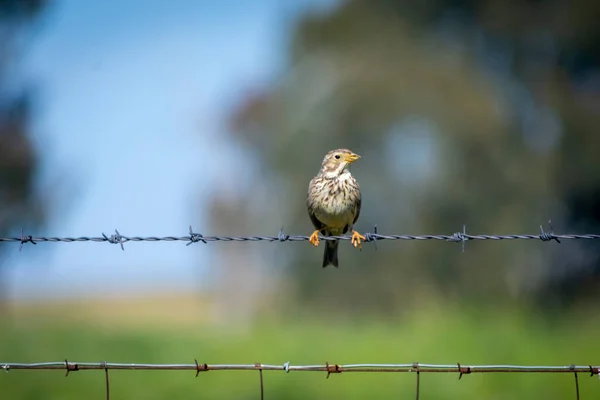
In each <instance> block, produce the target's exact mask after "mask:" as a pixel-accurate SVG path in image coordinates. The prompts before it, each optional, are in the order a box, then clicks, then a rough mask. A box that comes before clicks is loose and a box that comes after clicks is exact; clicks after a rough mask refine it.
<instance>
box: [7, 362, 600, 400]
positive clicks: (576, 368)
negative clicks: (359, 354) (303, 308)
mask: <svg viewBox="0 0 600 400" xmlns="http://www.w3.org/2000/svg"><path fill="white" fill-rule="evenodd" d="M0 367H2V368H3V369H4V370H5V371H6V372H8V371H10V370H65V371H66V374H65V376H69V373H70V372H73V371H84V370H104V377H105V386H106V399H110V382H109V375H108V371H109V370H136V371H140V370H154V371H173V370H178V371H194V372H195V376H196V377H198V375H199V374H200V373H201V372H208V371H258V372H259V384H260V386H259V387H260V399H261V400H263V399H264V394H265V384H264V380H263V371H284V372H286V373H290V372H325V373H326V374H327V375H326V376H325V377H326V378H327V379H328V378H329V376H330V375H331V374H341V373H348V372H371V373H383V372H396V373H399V372H409V373H415V374H416V377H417V378H416V388H415V394H416V399H417V400H418V399H419V396H420V387H421V382H420V374H421V373H443V372H446V373H448V372H449V373H456V374H458V379H461V378H462V377H463V375H468V374H474V373H572V374H573V375H574V378H575V381H574V382H575V398H576V399H579V398H580V396H579V378H578V375H577V374H578V373H589V374H590V376H594V375H595V376H598V377H599V378H600V374H599V372H600V366H594V365H574V364H571V365H566V366H529V365H461V364H460V363H456V364H452V365H448V364H420V363H418V362H414V363H410V364H342V365H340V364H330V363H328V362H326V363H325V364H320V365H291V364H290V362H286V363H284V364H282V365H273V364H260V363H255V364H210V365H209V364H200V363H198V360H194V363H193V364H129V363H110V362H106V361H102V362H96V363H85V362H70V361H67V360H65V361H58V362H42V363H29V364H27V363H3V362H0ZM596 398H597V397H596Z"/></svg>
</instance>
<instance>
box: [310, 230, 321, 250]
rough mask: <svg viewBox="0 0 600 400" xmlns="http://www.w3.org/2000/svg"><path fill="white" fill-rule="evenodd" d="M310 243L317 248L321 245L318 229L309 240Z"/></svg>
mask: <svg viewBox="0 0 600 400" xmlns="http://www.w3.org/2000/svg"><path fill="white" fill-rule="evenodd" d="M308 241H309V242H310V243H311V244H312V245H313V246H315V247H317V246H318V245H319V230H318V229H317V230H316V231H314V232H313V233H312V235H310V237H309V238H308Z"/></svg>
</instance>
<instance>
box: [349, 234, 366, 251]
mask: <svg viewBox="0 0 600 400" xmlns="http://www.w3.org/2000/svg"><path fill="white" fill-rule="evenodd" d="M361 239H362V240H367V238H365V237H364V236H363V235H361V234H360V233H358V232H356V231H355V230H353V231H352V240H351V242H352V244H353V245H354V247H358V248H359V249H362V245H361V244H360V241H361Z"/></svg>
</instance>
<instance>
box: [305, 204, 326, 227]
mask: <svg viewBox="0 0 600 400" xmlns="http://www.w3.org/2000/svg"><path fill="white" fill-rule="evenodd" d="M308 216H309V217H310V222H312V224H313V226H314V227H315V229H318V230H322V229H323V228H325V224H324V223H322V222H321V221H319V220H318V219H317V217H316V216H315V214H314V213H313V212H312V210H311V209H310V208H309V209H308Z"/></svg>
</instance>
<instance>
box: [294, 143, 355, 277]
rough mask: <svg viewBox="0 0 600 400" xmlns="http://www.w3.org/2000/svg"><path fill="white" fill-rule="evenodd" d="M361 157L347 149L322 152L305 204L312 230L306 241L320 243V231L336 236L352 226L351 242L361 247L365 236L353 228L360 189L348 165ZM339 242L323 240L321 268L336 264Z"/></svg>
mask: <svg viewBox="0 0 600 400" xmlns="http://www.w3.org/2000/svg"><path fill="white" fill-rule="evenodd" d="M359 158H360V156H359V155H358V154H356V153H353V152H352V151H350V150H348V149H337V150H332V151H330V152H329V153H327V154H326V155H325V158H323V163H322V165H321V170H320V171H319V173H318V174H317V176H315V177H314V178H313V179H312V180H311V181H310V183H309V185H308V194H307V197H306V205H307V208H308V215H309V217H310V220H311V221H312V224H313V225H314V227H315V231H314V232H313V234H312V235H310V238H309V241H310V243H312V244H313V245H314V246H318V245H319V232H321V234H323V235H326V236H338V235H343V234H345V233H346V232H348V229H352V244H353V245H354V247H358V248H360V247H361V243H360V241H361V239H362V240H365V237H364V236H363V235H361V234H360V233H358V232H357V231H355V230H354V224H355V223H356V220H357V219H358V216H359V214H360V205H361V197H360V188H359V186H358V182H357V181H356V179H355V178H354V177H353V176H352V174H351V173H350V164H351V163H353V162H354V161H356V160H358V159H359ZM338 243H339V242H338V241H337V240H335V241H331V240H328V241H326V243H325V254H324V255H323V268H325V267H326V266H328V265H333V266H334V267H337V266H338Z"/></svg>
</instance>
